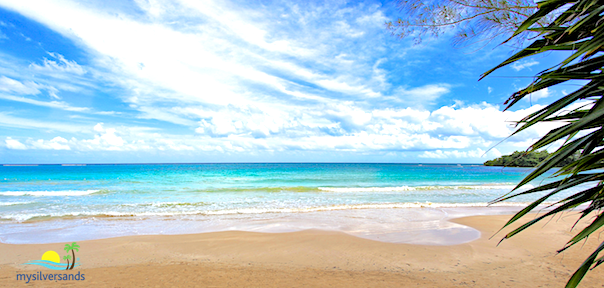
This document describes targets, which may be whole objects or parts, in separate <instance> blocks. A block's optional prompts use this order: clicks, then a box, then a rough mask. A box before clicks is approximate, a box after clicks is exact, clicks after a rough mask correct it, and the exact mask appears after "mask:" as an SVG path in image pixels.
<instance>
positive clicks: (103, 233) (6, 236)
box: [0, 205, 545, 245]
mask: <svg viewBox="0 0 604 288" xmlns="http://www.w3.org/2000/svg"><path fill="white" fill-rule="evenodd" d="M523 207H525V206H521V205H517V206H516V205H505V206H494V207H481V206H469V207H464V206H462V207H438V206H436V207H430V205H426V207H405V208H364V209H347V210H325V211H309V212H296V213H263V214H256V215H254V214H252V215H242V214H238V215H216V216H213V217H211V216H210V217H209V216H208V215H190V216H184V217H183V216H180V217H179V215H171V216H164V217H153V216H146V217H119V216H118V217H112V216H108V217H75V216H74V217H61V218H58V219H48V220H46V219H45V220H28V221H24V222H17V223H2V224H0V228H2V229H3V230H4V231H3V232H2V233H0V243H4V244H45V243H53V242H54V243H60V242H73V241H84V240H98V239H108V238H115V237H127V236H142V235H148V236H153V235H180V234H196V233H214V232H224V231H243V232H263V233H286V232H299V231H304V230H313V229H314V230H323V231H333V232H343V233H347V234H349V235H352V236H355V237H360V238H365V239H370V240H377V241H381V242H389V243H406V244H420V245H456V244H462V243H466V242H469V241H473V240H475V239H477V238H479V237H480V232H479V231H478V230H477V229H474V228H472V227H469V226H466V225H460V224H458V223H456V222H454V221H450V220H451V219H455V218H460V217H468V216H477V215H501V214H513V213H515V212H517V211H518V210H520V209H521V208H523ZM543 207H545V206H543Z"/></svg>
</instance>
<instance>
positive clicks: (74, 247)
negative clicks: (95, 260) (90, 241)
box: [63, 242, 80, 270]
mask: <svg viewBox="0 0 604 288" xmlns="http://www.w3.org/2000/svg"><path fill="white" fill-rule="evenodd" d="M79 248H80V245H78V244H76V242H73V243H71V245H69V244H65V248H63V250H65V252H67V253H69V251H71V254H72V255H73V261H72V263H71V267H70V268H69V270H71V269H73V266H74V265H75V262H76V257H75V252H73V251H74V250H75V251H78V252H80V250H79Z"/></svg>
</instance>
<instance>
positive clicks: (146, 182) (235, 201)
mask: <svg viewBox="0 0 604 288" xmlns="http://www.w3.org/2000/svg"><path fill="white" fill-rule="evenodd" d="M530 171H531V169H528V168H502V167H486V166H483V165H467V164H343V163H333V164H327V163H321V164H312V163H266V164H262V163H250V164H140V165H139V164H136V165H135V164H132V165H118V164H116V165H37V166H12V165H5V166H1V167H0V175H1V176H0V242H3V243H49V242H61V241H77V240H87V239H98V238H107V237H117V236H128V235H142V234H182V233H202V232H214V231H225V230H242V231H255V232H290V231H299V230H304V229H323V230H335V231H342V232H344V233H349V234H352V235H355V236H359V237H364V238H368V239H372V240H379V241H388V242H397V243H420V244H433V245H450V244H458V243H463V242H467V241H471V240H473V239H475V238H477V237H479V235H480V234H479V232H478V231H476V230H474V229H472V228H469V227H465V226H462V225H458V224H455V223H451V222H448V221H447V220H448V219H450V218H454V217H461V216H471V215H488V214H503V213H508V214H509V213H513V212H514V211H517V210H518V209H520V207H522V205H526V204H527V203H529V202H530V201H533V200H535V199H537V197H538V196H539V195H543V193H539V194H536V195H526V196H522V197H518V198H517V199H513V201H511V202H506V203H500V204H497V205H493V206H487V203H488V202H489V201H491V200H494V199H496V198H497V197H499V196H501V195H503V194H505V193H508V192H510V190H511V189H512V188H513V187H514V185H515V184H516V183H518V182H519V181H520V180H521V179H522V178H523V177H524V176H526V175H527V174H528V173H529V172H530ZM550 175H551V173H550ZM544 181H545V182H547V181H548V179H544V178H542V179H538V180H536V181H533V182H534V183H531V184H529V185H528V186H527V187H532V186H534V185H537V184H539V183H542V182H544ZM525 189H527V188H525ZM564 195H568V193H565V194H561V195H560V196H557V197H558V198H553V199H552V201H555V200H560V199H562V197H563V196H564ZM477 233H478V234H477Z"/></svg>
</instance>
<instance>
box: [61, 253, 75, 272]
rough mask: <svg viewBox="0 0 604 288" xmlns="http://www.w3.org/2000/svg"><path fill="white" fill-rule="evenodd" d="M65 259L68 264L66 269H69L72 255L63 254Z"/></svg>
mask: <svg viewBox="0 0 604 288" xmlns="http://www.w3.org/2000/svg"><path fill="white" fill-rule="evenodd" d="M63 259H64V260H66V261H67V266H66V267H65V270H67V269H69V259H71V255H65V256H63ZM74 262H75V261H74Z"/></svg>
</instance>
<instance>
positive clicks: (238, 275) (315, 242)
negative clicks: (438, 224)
mask: <svg viewBox="0 0 604 288" xmlns="http://www.w3.org/2000/svg"><path fill="white" fill-rule="evenodd" d="M509 217H510V216H509V215H508V216H506V215H497V216H474V217H467V218H460V219H455V220H454V222H457V223H460V224H463V225H468V226H471V227H474V228H476V229H478V230H479V231H481V233H482V236H481V238H480V239H478V240H476V241H472V242H470V243H466V244H461V245H454V246H423V245H407V244H393V243H384V242H378V241H372V240H366V239H361V238H357V237H354V236H350V235H347V234H344V233H339V232H330V231H319V230H306V231H301V232H293V233H274V234H270V233H252V232H240V231H232V232H231V231H229V232H215V233H203V234H190V235H151V236H131V237H121V238H112V239H101V240H93V241H81V242H78V244H79V245H80V249H79V251H78V252H77V256H76V257H77V258H79V259H80V260H79V262H80V263H81V266H80V267H76V268H75V269H74V270H69V271H54V270H49V269H45V268H42V267H39V266H31V265H21V264H22V263H25V262H27V261H30V260H35V259H40V255H41V254H42V253H44V252H45V251H48V250H54V251H57V252H59V254H61V255H62V254H65V253H64V251H62V249H63V246H64V244H65V243H55V244H22V245H13V244H0V286H2V287H15V286H22V285H26V284H25V282H26V281H23V280H17V274H19V273H21V274H23V273H38V271H42V272H43V273H81V274H85V280H82V281H30V282H29V284H28V285H32V284H33V285H34V286H44V287H46V286H55V285H56V286H61V287H71V286H90V287H175V286H179V287H308V286H310V287H405V286H415V287H457V286H460V287H564V284H565V283H566V281H567V280H568V278H569V277H570V275H572V273H573V272H574V271H575V269H576V268H577V267H578V266H579V265H580V264H581V263H582V261H583V260H584V259H585V257H587V255H589V254H590V253H591V252H592V251H593V249H594V248H595V247H596V246H597V245H598V244H599V242H598V239H596V237H592V239H589V240H588V241H587V242H586V243H585V245H577V247H573V248H571V249H569V250H567V251H566V252H565V253H563V254H559V255H558V254H556V252H555V251H556V250H557V249H559V248H561V247H563V245H564V243H565V242H566V241H568V239H570V238H571V235H573V233H572V232H571V231H570V227H571V226H572V224H573V223H574V221H575V220H576V219H577V217H576V215H575V214H568V215H566V216H564V217H556V218H555V219H552V221H550V222H549V223H548V224H547V225H545V226H543V225H537V226H536V227H533V228H531V229H528V230H527V231H525V232H523V233H520V234H519V235H517V236H515V237H514V238H512V239H509V240H506V241H504V242H502V243H501V244H500V245H499V246H497V242H498V241H499V240H500V239H501V237H502V235H504V234H503V233H499V234H497V236H495V237H493V238H492V239H489V238H490V237H491V236H492V235H493V234H494V233H495V232H496V231H497V230H498V229H499V228H500V227H501V226H502V225H503V224H504V223H505V222H506V221H507V220H508V219H509ZM583 225H584V224H583ZM581 227H583V226H581ZM579 228H580V227H579ZM575 229H576V228H575ZM508 230H509V229H506V230H504V232H505V231H508ZM597 235H598V234H594V236H597ZM600 240H601V239H600ZM602 279H604V268H597V269H595V270H593V271H591V272H590V273H588V274H587V276H586V278H585V279H584V280H583V282H582V285H581V286H580V287H604V286H603V283H602V281H601V280H602Z"/></svg>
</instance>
